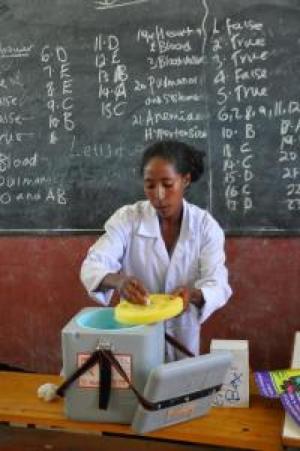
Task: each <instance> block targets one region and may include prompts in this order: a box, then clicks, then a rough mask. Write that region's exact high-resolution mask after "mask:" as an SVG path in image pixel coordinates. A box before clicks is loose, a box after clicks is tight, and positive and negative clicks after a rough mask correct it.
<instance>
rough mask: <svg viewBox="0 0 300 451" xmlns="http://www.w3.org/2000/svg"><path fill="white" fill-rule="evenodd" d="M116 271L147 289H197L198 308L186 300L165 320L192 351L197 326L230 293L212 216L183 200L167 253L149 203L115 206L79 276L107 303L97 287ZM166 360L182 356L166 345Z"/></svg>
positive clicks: (196, 344) (108, 295) (107, 298)
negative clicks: (180, 310)
mask: <svg viewBox="0 0 300 451" xmlns="http://www.w3.org/2000/svg"><path fill="white" fill-rule="evenodd" d="M119 271H122V272H124V273H125V274H126V275H128V276H134V277H136V278H138V279H139V280H141V281H142V282H143V284H144V286H145V287H146V288H147V289H148V291H149V292H150V293H171V292H172V291H173V290H175V289H176V288H177V287H179V286H189V287H195V288H197V289H200V290H201V291H202V294H203V297H204V301H205V303H204V306H203V307H202V308H201V309H199V308H198V307H196V306H195V305H193V304H189V306H188V308H187V310H186V311H185V312H184V313H183V314H182V315H180V316H178V317H176V318H173V319H171V320H168V321H166V322H165V327H166V329H167V331H168V332H169V333H170V334H171V335H173V336H174V337H175V338H177V339H178V340H179V341H181V342H182V343H183V344H184V345H185V346H186V347H188V348H189V349H190V350H191V351H192V352H194V353H195V354H198V353H199V340H200V327H201V324H202V323H203V322H204V321H205V320H206V319H207V318H208V317H209V316H210V315H211V314H212V313H213V312H214V311H215V310H217V309H219V308H220V307H222V306H223V305H224V304H225V303H226V302H227V300H228V299H229V297H230V295H231V289H230V286H229V284H228V273H227V269H226V266H225V253H224V233H223V231H222V229H221V227H220V226H219V225H218V223H217V222H216V221H215V219H214V218H213V217H212V216H211V215H210V214H209V213H208V212H207V211H205V210H202V209H201V208H199V207H197V206H196V205H193V204H190V203H188V202H187V201H185V200H184V201H183V217H182V224H181V230H180V235H179V238H178V240H177V243H176V245H175V247H174V249H173V252H172V255H171V256H170V255H169V254H168V252H167V249H166V246H165V243H164V241H163V239H162V235H161V232H160V227H159V220H158V217H157V214H156V211H155V209H154V208H153V207H152V205H151V204H150V202H149V201H140V202H137V203H135V204H133V205H126V206H124V207H122V208H120V209H119V210H117V211H116V212H115V213H114V214H113V215H112V216H111V218H110V219H109V220H108V221H107V222H106V224H105V233H104V234H103V235H102V236H101V237H100V238H99V239H98V240H97V241H96V243H95V244H94V245H93V246H92V247H91V248H90V249H89V252H88V255H87V257H86V258H85V260H84V262H83V264H82V267H81V280H82V282H83V284H84V285H85V287H86V289H87V290H88V292H89V294H90V296H92V297H93V298H94V299H95V300H96V301H97V302H99V303H101V304H102V305H109V302H110V298H111V295H112V291H111V290H108V291H106V292H100V291H98V290H97V289H98V287H99V285H100V283H101V281H102V279H103V278H104V277H105V276H106V275H107V274H108V273H116V272H119ZM166 358H167V360H175V359H178V358H182V354H181V353H179V352H177V351H175V350H174V349H173V348H171V347H170V346H168V347H167V348H166Z"/></svg>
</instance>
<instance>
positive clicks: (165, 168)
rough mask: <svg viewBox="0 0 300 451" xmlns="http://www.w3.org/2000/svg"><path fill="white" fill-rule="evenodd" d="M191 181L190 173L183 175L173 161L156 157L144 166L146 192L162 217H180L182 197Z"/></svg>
mask: <svg viewBox="0 0 300 451" xmlns="http://www.w3.org/2000/svg"><path fill="white" fill-rule="evenodd" d="M190 182H191V176H190V174H186V175H182V174H179V173H178V172H177V171H176V168H175V166H174V164H173V163H171V162H170V161H168V160H164V159H163V158H159V157H154V158H152V159H151V160H150V161H149V162H148V163H147V165H146V166H145V167H144V192H145V195H146V197H147V199H149V201H150V202H151V204H152V205H153V207H154V208H155V210H156V211H157V213H158V215H159V216H160V217H161V218H163V219H164V218H174V219H176V218H178V217H179V216H180V214H181V210H182V199H183V194H184V191H185V189H186V187H187V186H188V185H189V184H190Z"/></svg>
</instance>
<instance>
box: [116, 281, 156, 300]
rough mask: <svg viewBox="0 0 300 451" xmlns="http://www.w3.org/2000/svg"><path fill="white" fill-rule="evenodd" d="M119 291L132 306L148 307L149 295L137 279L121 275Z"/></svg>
mask: <svg viewBox="0 0 300 451" xmlns="http://www.w3.org/2000/svg"><path fill="white" fill-rule="evenodd" d="M118 290H119V291H120V293H121V295H122V297H123V298H124V299H126V301H128V302H131V303H132V304H141V305H147V303H148V302H147V299H148V296H149V293H148V291H147V290H146V288H145V287H144V285H143V284H142V282H141V281H140V280H138V279H137V278H136V277H133V276H125V275H120V283H119V284H118Z"/></svg>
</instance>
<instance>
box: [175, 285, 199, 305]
mask: <svg viewBox="0 0 300 451" xmlns="http://www.w3.org/2000/svg"><path fill="white" fill-rule="evenodd" d="M171 294H172V295H173V296H180V297H181V298H182V300H183V310H186V309H187V308H188V306H189V303H190V302H192V303H193V304H195V305H196V306H197V307H200V308H201V307H202V306H203V304H204V299H203V296H202V292H201V291H200V290H197V289H196V288H189V287H187V286H181V287H177V288H176V289H175V290H174V291H173V292H172V293H171Z"/></svg>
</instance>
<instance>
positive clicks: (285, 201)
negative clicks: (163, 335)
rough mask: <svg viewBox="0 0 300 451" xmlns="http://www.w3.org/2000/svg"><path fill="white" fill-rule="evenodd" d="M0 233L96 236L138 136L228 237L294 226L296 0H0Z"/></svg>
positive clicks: (130, 167)
mask: <svg viewBox="0 0 300 451" xmlns="http://www.w3.org/2000/svg"><path fill="white" fill-rule="evenodd" d="M0 21H1V27H0V60H1V65H0V71H1V73H0V231H1V232H2V233H61V232H70V233H76V232H83V233H84V232H94V231H95V232H98V231H100V230H101V229H103V224H104V222H105V220H106V219H107V218H108V217H109V216H110V215H111V214H112V213H113V212H114V211H115V210H116V209H117V208H118V207H120V206H122V205H124V204H128V203H132V202H135V201H137V200H139V199H142V198H143V184H142V179H141V177H140V174H139V162H140V157H141V153H142V151H143V149H144V148H145V146H146V145H147V144H149V143H152V142H154V141H157V140H162V139H176V140H180V141H184V142H188V143H190V144H193V145H194V146H196V147H197V148H199V149H202V150H205V152H206V160H205V161H206V175H205V177H204V178H203V180H201V181H199V182H198V183H196V184H195V186H193V189H192V190H191V192H190V193H189V197H188V199H189V200H190V201H191V202H194V203H196V204H197V205H199V206H201V207H202V208H206V209H208V210H209V211H211V212H212V214H213V215H214V216H215V218H216V219H217V220H218V221H219V222H220V224H221V225H222V226H223V228H224V229H225V231H226V232H227V233H228V234H297V233H299V232H300V167H299V159H300V156H299V146H300V84H299V75H300V58H299V54H300V27H299V23H300V2H299V1H298V0H273V1H271V0H270V1H269V0H268V1H267V0H265V1H264V0H260V1H258V0H222V1H220V0H11V1H10V0H7V1H5V0H2V1H0Z"/></svg>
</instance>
